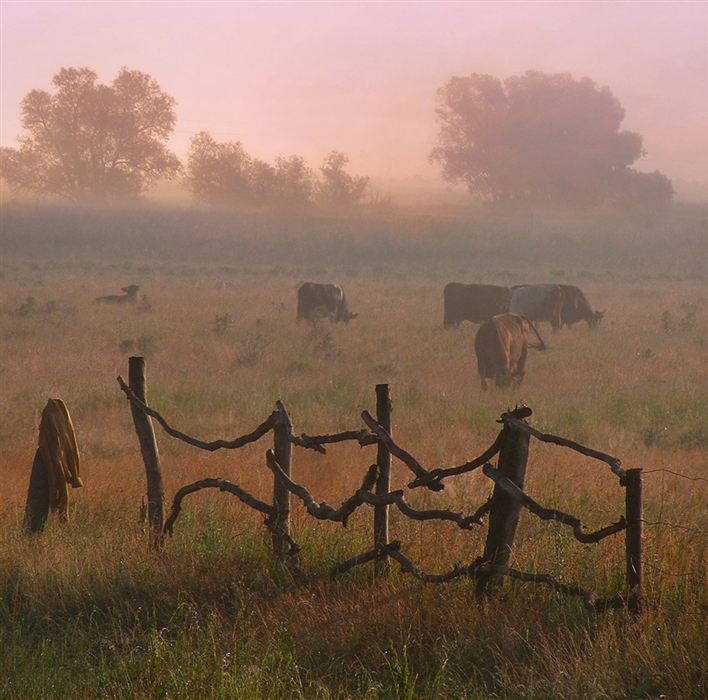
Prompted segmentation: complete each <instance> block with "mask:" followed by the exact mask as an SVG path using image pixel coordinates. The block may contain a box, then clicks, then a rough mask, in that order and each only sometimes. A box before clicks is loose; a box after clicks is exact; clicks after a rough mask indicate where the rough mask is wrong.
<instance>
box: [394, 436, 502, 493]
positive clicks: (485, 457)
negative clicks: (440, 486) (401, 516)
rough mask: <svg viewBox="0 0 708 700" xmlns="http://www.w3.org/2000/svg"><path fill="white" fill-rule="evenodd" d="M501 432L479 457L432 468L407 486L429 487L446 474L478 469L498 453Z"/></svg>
mask: <svg viewBox="0 0 708 700" xmlns="http://www.w3.org/2000/svg"><path fill="white" fill-rule="evenodd" d="M502 434H503V433H501V432H500V433H499V435H497V438H496V440H495V441H494V442H493V443H492V446H491V447H490V448H489V449H488V450H487V451H486V452H484V453H482V454H481V455H480V456H479V457H477V458H476V459H473V460H472V461H471V462H466V463H465V464H462V465H460V466H459V467H450V468H449V469H433V470H431V471H429V472H428V473H427V474H426V475H425V476H423V477H418V478H417V479H415V481H412V482H411V483H410V484H409V485H408V486H409V488H412V489H413V488H416V487H417V486H428V487H430V484H431V483H433V482H439V481H442V479H446V478H447V477H448V476H457V475H459V474H466V473H467V472H471V471H473V470H474V469H478V468H479V467H481V466H484V464H485V463H486V462H488V461H489V460H490V459H491V458H492V457H494V455H496V454H498V452H499V451H500V450H501V445H502Z"/></svg>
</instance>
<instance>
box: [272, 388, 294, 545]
mask: <svg viewBox="0 0 708 700" xmlns="http://www.w3.org/2000/svg"><path fill="white" fill-rule="evenodd" d="M291 431H292V424H291V423H290V416H288V413H287V411H286V410H285V407H284V406H283V405H282V404H281V403H280V402H278V413H277V418H276V421H275V426H274V427H273V452H274V453H275V461H276V462H277V463H278V464H279V465H280V468H281V469H282V470H283V472H285V474H286V476H290V471H291V464H292V443H291V442H290V433H291ZM273 505H274V506H275V508H276V510H277V511H278V512H277V515H276V516H275V520H274V521H273V524H274V526H275V532H273V552H274V553H275V556H276V557H278V558H279V559H282V558H283V557H284V555H285V553H286V545H287V543H286V540H285V537H283V535H288V536H289V535H290V491H289V490H288V488H287V486H285V484H283V483H282V482H281V481H280V480H279V479H277V478H276V477H275V476H274V477H273Z"/></svg>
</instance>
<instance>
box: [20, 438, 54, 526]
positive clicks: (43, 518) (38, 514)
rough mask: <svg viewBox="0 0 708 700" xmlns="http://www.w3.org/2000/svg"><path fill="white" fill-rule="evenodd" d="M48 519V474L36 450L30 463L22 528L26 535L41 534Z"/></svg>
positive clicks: (40, 455)
mask: <svg viewBox="0 0 708 700" xmlns="http://www.w3.org/2000/svg"><path fill="white" fill-rule="evenodd" d="M48 517H49V474H48V472H47V463H46V462H45V461H44V457H42V451H41V450H37V452H35V455H34V462H33V463H32V472H31V473H30V481H29V488H28V489H27V502H26V504H25V519H24V522H23V524H22V528H23V530H24V531H25V533H26V534H28V535H33V534H34V533H35V532H42V530H44V526H45V525H46V523H47V518H48Z"/></svg>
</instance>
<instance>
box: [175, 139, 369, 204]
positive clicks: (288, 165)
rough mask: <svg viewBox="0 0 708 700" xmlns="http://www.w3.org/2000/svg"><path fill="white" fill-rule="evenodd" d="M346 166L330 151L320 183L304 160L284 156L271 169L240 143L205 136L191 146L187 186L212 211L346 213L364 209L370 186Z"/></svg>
mask: <svg viewBox="0 0 708 700" xmlns="http://www.w3.org/2000/svg"><path fill="white" fill-rule="evenodd" d="M348 163H349V158H347V156H346V155H345V154H343V153H340V152H339V151H332V152H331V153H330V154H329V155H327V157H326V158H325V159H324V163H323V165H322V167H321V168H320V174H321V176H320V177H319V178H318V177H317V175H316V173H315V172H314V171H313V170H312V168H310V167H309V166H308V165H307V163H306V162H305V160H304V159H303V158H302V157H300V156H295V155H294V156H290V157H288V158H285V157H283V156H280V157H278V158H277V159H276V161H275V165H270V164H269V163H266V162H265V161H263V160H260V159H258V158H253V157H251V156H250V155H249V154H248V153H247V152H246V150H245V148H244V147H243V144H242V143H241V142H240V141H229V142H224V143H219V142H217V141H216V140H214V138H213V137H212V136H211V134H210V133H208V132H206V131H202V132H200V133H199V134H197V135H196V136H194V137H193V138H192V140H191V143H190V148H189V153H188V154H187V168H186V170H187V175H186V178H185V182H186V185H187V188H188V189H189V190H190V192H191V193H192V195H193V196H194V198H195V199H196V200H198V201H200V202H204V203H205V204H211V205H218V206H227V207H237V206H243V205H253V206H267V207H277V208H286V209H293V208H302V207H308V206H312V205H313V204H319V205H321V206H327V207H336V208H342V207H349V206H353V205H356V204H358V203H360V202H361V200H362V199H363V197H364V195H365V194H366V188H367V186H368V184H369V178H368V177H362V176H352V175H350V174H349V173H347V172H346V171H345V167H346V165H347V164H348Z"/></svg>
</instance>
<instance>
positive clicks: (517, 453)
mask: <svg viewBox="0 0 708 700" xmlns="http://www.w3.org/2000/svg"><path fill="white" fill-rule="evenodd" d="M520 410H521V411H524V416H528V415H530V409H528V408H523V409H520ZM514 413H515V411H512V412H511V415H512V416H514V417H515V418H516V417H517V416H515V415H514ZM529 441H530V435H529V434H528V433H526V432H523V431H521V430H516V429H514V428H512V427H511V426H509V425H508V424H505V425H504V428H503V430H502V446H501V450H500V452H499V463H498V467H497V469H498V471H499V473H500V476H503V477H506V478H507V479H509V481H511V482H512V483H514V484H516V486H518V487H519V488H520V489H522V490H523V488H524V479H525V478H526V464H527V462H528V457H529ZM490 506H491V511H490V513H489V530H488V532H487V543H486V545H485V547H484V554H483V561H484V562H487V563H489V564H491V565H492V566H493V567H496V566H500V567H506V566H508V565H509V559H510V558H511V550H512V548H513V546H514V536H515V535H516V526H517V525H518V523H519V513H520V512H521V507H522V506H521V503H520V501H517V500H516V499H514V498H512V497H511V496H510V495H509V494H507V493H506V492H505V491H504V490H503V489H502V488H500V487H499V486H495V487H494V493H493V495H492V500H491V502H490ZM503 579H504V576H503V575H502V574H499V573H496V572H494V571H492V572H491V573H490V574H488V575H483V576H481V577H480V578H479V580H478V581H477V594H478V595H481V594H484V593H491V592H493V591H494V589H497V588H499V587H500V586H501V584H502V582H503Z"/></svg>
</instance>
